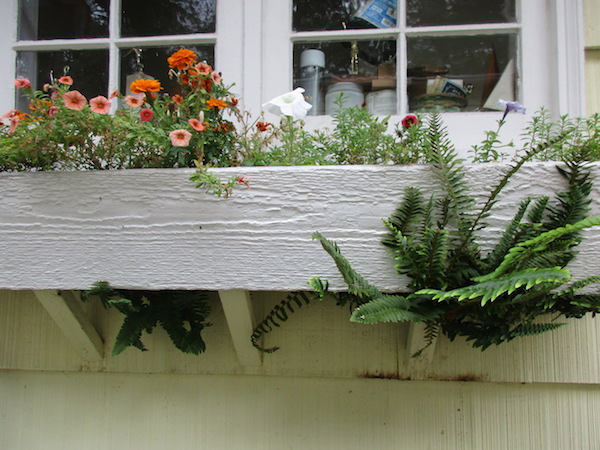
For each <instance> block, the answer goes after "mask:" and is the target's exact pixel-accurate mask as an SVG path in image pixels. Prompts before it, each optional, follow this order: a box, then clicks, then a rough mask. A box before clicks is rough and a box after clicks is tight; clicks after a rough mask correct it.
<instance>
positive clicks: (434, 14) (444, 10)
mask: <svg viewBox="0 0 600 450" xmlns="http://www.w3.org/2000/svg"><path fill="white" fill-rule="evenodd" d="M406 9H407V14H406V23H407V25H408V26H411V27H417V26H434V25H459V24H473V23H501V22H514V21H515V0H427V1H423V0H408V3H407V8H406Z"/></svg>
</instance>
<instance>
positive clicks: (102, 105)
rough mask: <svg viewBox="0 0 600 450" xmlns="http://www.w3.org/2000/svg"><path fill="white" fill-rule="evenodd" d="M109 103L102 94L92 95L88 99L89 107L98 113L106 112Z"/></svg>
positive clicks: (108, 109)
mask: <svg viewBox="0 0 600 450" xmlns="http://www.w3.org/2000/svg"><path fill="white" fill-rule="evenodd" d="M110 105H111V103H110V101H109V100H108V99H107V98H106V97H104V96H102V95H99V96H98V97H94V98H93V99H91V100H90V109H91V110H92V111H93V112H95V113H98V114H108V112H109V111H110Z"/></svg>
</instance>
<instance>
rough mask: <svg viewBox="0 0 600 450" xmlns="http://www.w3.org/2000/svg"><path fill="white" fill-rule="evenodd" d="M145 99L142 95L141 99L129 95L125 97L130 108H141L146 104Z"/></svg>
mask: <svg viewBox="0 0 600 450" xmlns="http://www.w3.org/2000/svg"><path fill="white" fill-rule="evenodd" d="M144 99H145V97H144V96H143V95H142V96H141V97H136V96H134V95H128V96H126V97H125V103H126V104H127V106H129V107H130V108H139V107H141V106H142V105H143V104H144Z"/></svg>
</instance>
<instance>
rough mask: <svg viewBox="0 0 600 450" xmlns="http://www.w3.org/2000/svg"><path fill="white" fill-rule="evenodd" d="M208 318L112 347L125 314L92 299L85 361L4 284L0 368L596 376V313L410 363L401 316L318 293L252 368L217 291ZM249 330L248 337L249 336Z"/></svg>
mask: <svg viewBox="0 0 600 450" xmlns="http://www.w3.org/2000/svg"><path fill="white" fill-rule="evenodd" d="M284 296H285V293H278V292H270V293H269V292H252V293H251V299H252V304H253V307H254V312H255V313H256V316H257V317H259V318H262V317H263V316H264V314H266V311H268V310H269V309H270V308H271V307H272V306H273V305H275V304H277V303H279V302H280V301H281V300H282V299H283V297H284ZM210 304H211V306H212V309H213V312H212V314H211V316H210V320H211V322H212V323H213V326H211V327H209V328H207V329H206V330H205V331H204V332H203V337H204V339H205V341H206V345H207V350H206V352H205V353H204V354H202V355H199V356H194V355H185V354H183V353H181V352H179V351H178V350H177V349H175V347H174V346H173V345H172V344H171V342H170V340H169V338H168V336H167V335H166V333H165V332H164V331H163V330H161V329H157V330H156V331H154V333H152V334H151V335H144V336H143V342H144V343H145V345H146V346H147V347H148V349H149V351H148V352H140V351H139V350H137V349H134V348H130V349H127V350H126V351H125V352H124V353H122V354H121V355H119V356H116V357H113V356H111V349H112V346H113V342H114V339H115V337H116V335H117V333H118V330H119V328H120V325H121V322H122V316H121V315H120V314H118V313H116V312H115V311H112V310H108V311H107V310H104V309H103V308H102V307H101V306H100V305H99V304H98V303H93V304H87V303H86V304H84V306H85V308H86V310H87V312H88V314H89V317H90V319H91V321H92V323H94V325H95V327H96V329H97V330H98V334H99V335H100V336H101V337H102V338H103V339H104V341H105V344H104V358H103V359H102V360H101V361H91V362H90V361H85V360H84V359H82V358H81V357H80V355H79V354H78V352H77V350H78V349H77V348H76V346H74V345H73V344H72V343H70V342H69V341H68V340H67V338H66V337H65V336H64V335H63V334H62V332H61V330H60V329H59V327H58V326H57V325H56V324H55V323H54V321H53V320H52V318H51V317H50V315H49V314H48V313H47V312H46V310H44V309H43V308H42V306H41V305H40V304H39V302H38V301H37V299H36V298H35V296H34V295H33V294H32V293H31V292H14V291H1V292H0V330H2V334H1V335H0V337H1V338H0V369H15V370H44V371H91V372H93V371H104V372H111V373H127V372H129V373H163V374H165V373H180V374H221V375H236V374H246V375H269V376H301V377H327V378H371V377H373V378H391V379H413V380H415V379H417V380H465V379H466V380H477V381H490V382H525V383H530V382H543V383H571V384H577V383H578V384H600V354H599V352H598V348H600V321H599V320H598V319H592V318H586V319H581V320H571V321H569V324H568V325H567V326H564V327H562V328H560V329H558V330H555V331H553V332H550V333H546V334H542V335H539V336H535V337H528V338H523V339H517V340H515V341H513V342H511V343H508V344H503V345H501V346H498V347H491V348H490V349H488V350H486V351H485V352H482V351H481V350H476V349H473V348H472V347H471V346H470V344H469V343H467V342H465V341H464V340H460V339H458V340H456V341H454V342H449V341H448V340H447V339H445V338H440V339H439V340H438V343H437V344H436V347H435V351H434V354H433V359H432V361H431V364H430V365H428V366H427V367H426V368H425V370H420V371H416V370H413V367H412V366H411V361H410V360H409V355H408V351H407V335H408V327H407V326H406V325H403V324H385V325H376V326H370V325H360V324H355V323H350V322H349V320H348V319H349V312H348V310H347V309H341V308H339V307H337V306H335V304H334V303H333V302H328V301H325V302H314V303H313V304H311V305H310V306H307V307H303V308H302V309H301V310H299V311H298V312H297V313H295V314H294V315H291V316H290V318H289V319H288V321H287V322H286V323H284V324H283V325H282V326H281V327H280V328H274V330H273V332H272V333H270V334H268V335H266V336H265V338H264V340H263V345H264V346H267V347H272V346H278V347H280V349H279V350H278V351H277V352H275V353H273V354H265V355H263V356H262V365H260V366H258V367H253V366H247V367H244V366H242V365H240V363H239V362H238V359H237V357H236V352H235V349H234V345H233V342H232V340H231V335H230V333H229V330H228V328H227V324H226V320H225V316H224V314H223V310H222V308H221V304H220V302H219V301H218V299H217V296H216V295H214V296H212V298H211V300H210ZM248 339H250V336H248Z"/></svg>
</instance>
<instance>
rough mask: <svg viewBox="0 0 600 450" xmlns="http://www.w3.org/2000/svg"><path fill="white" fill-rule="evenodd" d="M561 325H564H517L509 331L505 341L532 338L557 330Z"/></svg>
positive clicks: (555, 323) (552, 323) (556, 323)
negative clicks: (524, 337)
mask: <svg viewBox="0 0 600 450" xmlns="http://www.w3.org/2000/svg"><path fill="white" fill-rule="evenodd" d="M563 325H565V323H563V322H550V323H532V322H528V323H522V324H519V325H517V326H516V327H514V328H513V329H512V330H511V331H510V333H509V335H508V336H507V339H506V341H510V340H512V339H514V338H517V337H523V336H534V335H536V334H541V333H546V332H548V331H552V330H556V329H557V328H560V327H562V326H563Z"/></svg>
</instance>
